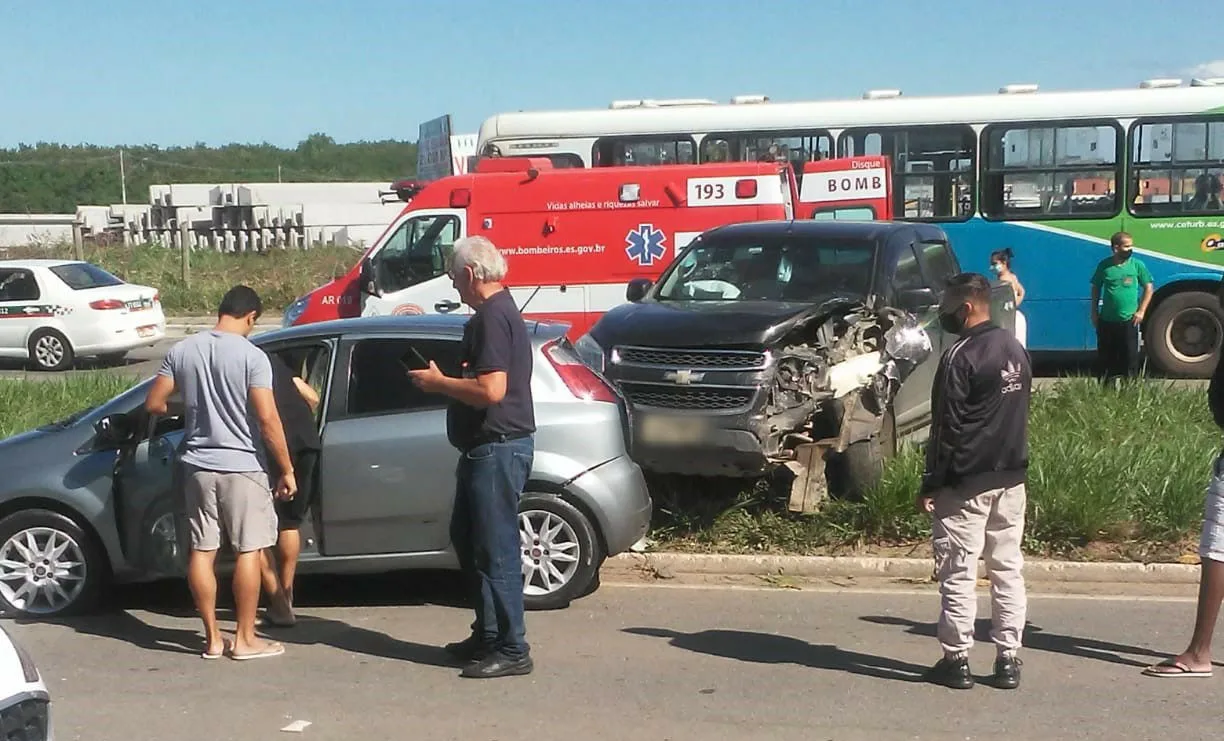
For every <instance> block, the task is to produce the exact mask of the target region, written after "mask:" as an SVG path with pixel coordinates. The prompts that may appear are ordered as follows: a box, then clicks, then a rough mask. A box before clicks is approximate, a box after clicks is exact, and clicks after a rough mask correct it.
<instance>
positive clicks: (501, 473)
mask: <svg viewBox="0 0 1224 741" xmlns="http://www.w3.org/2000/svg"><path fill="white" fill-rule="evenodd" d="M449 273H450V277H451V281H452V282H453V283H454V286H455V289H456V290H457V291H458V292H459V296H460V298H461V299H462V300H463V302H464V303H465V304H467V305H468V306H471V307H472V309H474V310H475V313H474V314H473V316H472V318H471V319H470V320H469V321H468V323H467V326H465V327H464V330H463V345H462V355H461V358H460V361H461V365H460V368H461V377H459V378H451V377H448V376H445V375H443V374H442V372H441V371H440V370H439V369H438V367H437V365H435V364H434V362H433V361H432V360H431V361H430V362H429V368H428V369H427V370H418V371H409V375H410V376H411V377H412V380H413V382H414V383H415V384H416V385H417V386H419V387H420V388H421V389H422V390H423V391H426V392H430V393H440V394H444V395H446V396H449V397H450V398H451V399H452V400H453V401H452V402H451V405H450V409H449V410H448V412H447V416H446V427H447V436H448V437H449V439H450V442H451V444H452V445H454V446H455V447H456V448H458V449H459V451H460V456H459V465H458V468H457V469H456V471H455V478H456V491H455V507H454V514H453V515H452V517H451V543H452V544H453V545H454V547H455V552H456V554H457V555H458V557H459V562H460V566H461V567H462V569H463V573H464V575H465V577H467V579H468V581H469V583H470V587H471V589H472V594H473V597H474V599H475V601H476V620H475V622H474V623H473V624H472V634H471V635H470V636H469V637H468V638H466V639H464V640H462V641H459V642H457V643H452V644H449V645H448V646H447V647H446V650H447V651H448V652H449V653H451V654H452V655H453V656H455V657H456V658H458V659H460V660H461V661H464V662H465V663H466V665H465V666H464V668H463V672H462V676H464V677H473V678H482V679H484V678H492V677H507V676H513V675H520V674H529V673H530V672H531V670H532V669H533V666H534V665H533V663H532V659H531V656H530V654H529V647H528V645H527V640H526V625H525V619H524V614H523V612H524V611H523V574H522V566H521V560H520V554H519V526H518V503H519V497H521V496H522V493H523V487H524V486H526V484H527V476H528V474H529V473H530V472H531V463H532V458H533V456H534V452H535V441H534V434H535V414H534V411H533V409H532V399H531V342H530V340H529V339H528V336H527V326H526V324H525V323H524V322H523V317H522V315H521V314H520V313H519V310H518V307H517V306H515V303H514V299H513V298H512V297H511V295H510V291H509V290H507V289H506V287H505V286H503V285H502V283H501V281H502V280H503V279H504V278H505V277H506V260H505V258H503V257H502V255H501V252H499V251H498V250H497V248H496V247H495V246H494V245H493V243H492V242H490V241H489V240H488V239H486V238H484V237H480V236H473V237H465V238H463V239H460V240H458V241H457V242H455V249H454V254H453V255H452V256H451V262H450V270H449Z"/></svg>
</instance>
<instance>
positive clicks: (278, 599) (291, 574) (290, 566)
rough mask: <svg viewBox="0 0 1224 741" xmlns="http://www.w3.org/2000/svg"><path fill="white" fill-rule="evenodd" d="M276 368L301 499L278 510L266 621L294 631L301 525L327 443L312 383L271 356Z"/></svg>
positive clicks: (267, 561)
mask: <svg viewBox="0 0 1224 741" xmlns="http://www.w3.org/2000/svg"><path fill="white" fill-rule="evenodd" d="M268 360H269V362H270V363H271V364H272V394H273V396H274V397H275V398H276V410H277V412H279V413H280V417H281V422H282V423H283V424H284V428H285V440H286V441H287V442H288V444H289V455H290V456H291V457H292V458H293V470H294V471H296V472H297V485H298V491H297V494H296V495H295V496H294V497H293V499H290V500H288V501H282V500H277V501H276V502H275V505H276V524H277V538H276V559H275V560H276V562H277V565H278V566H279V570H278V569H277V568H275V567H274V565H273V562H272V561H273V559H272V554H271V553H270V552H269V551H267V550H265V551H264V555H263V558H262V563H261V567H262V571H263V588H264V592H265V593H266V594H267V595H268V611H267V615H266V617H267V620H268V622H270V623H272V624H273V625H277V626H281V627H289V626H291V625H293V624H294V623H295V622H296V620H295V619H294V616H293V582H294V578H295V576H296V574H297V561H298V555H299V554H300V553H301V550H302V543H301V534H300V533H299V530H300V529H301V527H302V520H303V519H305V517H306V513H307V511H308V510H309V509H310V507H311V506H313V505H314V504H315V503H316V502H315V499H314V494H315V468H316V464H317V462H318V459H319V451H320V450H321V449H322V447H323V443H322V441H321V440H319V428H318V423H317V422H316V421H315V416H314V415H315V409H317V408H318V406H319V394H318V393H317V392H316V391H315V390H314V389H313V388H311V387H310V384H308V383H306V381H304V380H302V379H301V378H299V377H298V376H297V375H295V374H294V372H293V370H292V369H291V368H290V367H289V365H288V364H287V363H286V362H285V361H284V360H283V359H282V358H281V357H280V356H279V355H276V354H274V353H268ZM269 465H270V468H271V473H272V478H273V479H276V478H278V477H279V475H280V471H279V469H278V467H277V466H276V464H275V461H269Z"/></svg>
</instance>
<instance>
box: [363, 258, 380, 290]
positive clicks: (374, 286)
mask: <svg viewBox="0 0 1224 741" xmlns="http://www.w3.org/2000/svg"><path fill="white" fill-rule="evenodd" d="M375 278H376V274H375V270H374V261H373V260H371V259H370V258H368V257H365V258H362V260H361V275H360V277H359V278H358V279H357V280H358V282H359V283H360V284H361V292H362V293H364V294H367V295H369V296H382V291H380V290H378V281H377V280H376V279H375Z"/></svg>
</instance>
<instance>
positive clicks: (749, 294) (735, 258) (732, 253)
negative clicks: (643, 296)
mask: <svg viewBox="0 0 1224 741" xmlns="http://www.w3.org/2000/svg"><path fill="white" fill-rule="evenodd" d="M875 251H876V245H875V243H874V242H871V241H867V240H861V239H821V240H818V241H813V240H810V239H809V240H806V241H797V240H796V241H791V240H789V239H785V238H766V239H755V240H750V241H732V240H729V239H728V240H726V241H721V240H720V241H705V242H703V243H702V244H701V246H699V247H695V248H694V249H692V250H690V251H689V252H688V253H687V254H685V256H684V258H683V259H681V261H680V262H679V263H678V264H676V266H675V267H674V268H673V269H670V270H669V271H668V273H667V274H666V276H665V277H664V278H663V281H662V285H661V286H660V288H659V293H658V299H659V300H660V301H819V300H821V299H824V298H829V297H831V296H834V295H848V296H866V295H867V289H868V287H869V285H870V283H871V266H872V259H873V258H874V256H875Z"/></svg>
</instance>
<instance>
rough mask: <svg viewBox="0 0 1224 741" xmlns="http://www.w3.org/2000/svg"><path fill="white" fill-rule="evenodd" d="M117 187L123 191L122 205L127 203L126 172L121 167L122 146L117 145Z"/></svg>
mask: <svg viewBox="0 0 1224 741" xmlns="http://www.w3.org/2000/svg"><path fill="white" fill-rule="evenodd" d="M119 188H120V189H121V190H122V191H123V205H125V206H126V205H127V173H126V172H124V169H123V147H119Z"/></svg>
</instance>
